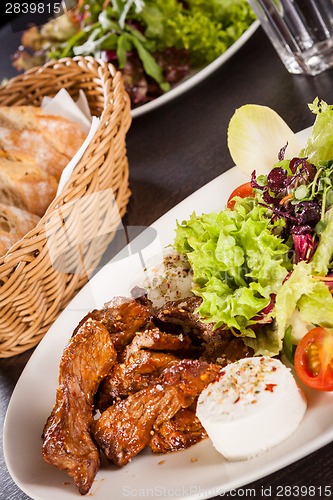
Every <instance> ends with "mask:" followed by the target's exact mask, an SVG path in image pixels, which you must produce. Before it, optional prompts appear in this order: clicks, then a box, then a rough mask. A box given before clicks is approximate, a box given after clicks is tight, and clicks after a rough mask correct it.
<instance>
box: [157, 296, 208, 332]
mask: <svg viewBox="0 0 333 500" xmlns="http://www.w3.org/2000/svg"><path fill="white" fill-rule="evenodd" d="M201 302H202V299H201V297H196V296H191V297H187V298H185V299H179V300H170V301H169V302H166V303H165V304H164V305H163V307H161V308H160V309H159V310H158V311H157V312H156V314H155V319H156V320H157V324H158V325H160V323H162V324H163V325H168V324H170V325H177V326H179V327H181V330H182V331H183V332H184V333H193V334H194V335H196V336H197V337H199V338H200V339H201V340H203V341H208V340H210V338H211V337H212V335H214V323H205V322H204V321H203V320H202V318H201V316H200V315H199V313H197V312H196V311H197V309H198V307H199V306H200V304H201ZM161 328H162V326H161ZM215 331H216V330H215Z"/></svg>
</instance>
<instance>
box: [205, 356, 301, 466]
mask: <svg viewBox="0 0 333 500" xmlns="http://www.w3.org/2000/svg"><path fill="white" fill-rule="evenodd" d="M306 406H307V405H306V399H305V396H304V394H303V392H302V391H301V389H300V388H299V387H298V386H297V384H296V381H295V379H294V377H293V375H292V373H291V371H290V369H289V368H287V367H286V366H285V365H284V364H283V363H281V361H279V360H278V359H274V358H270V357H268V356H260V357H253V358H244V359H241V360H239V361H237V362H235V363H231V364H230V365H227V366H226V368H225V369H224V370H223V372H222V376H221V377H220V378H219V380H217V381H216V382H213V383H211V384H209V385H208V387H207V388H206V389H205V390H204V391H203V392H202V393H201V394H200V396H199V399H198V404H197V412H196V413H197V416H198V418H199V420H200V421H201V423H202V425H203V427H204V428H205V430H206V432H207V434H208V436H209V437H210V439H211V440H212V442H213V445H214V447H215V448H216V449H217V451H219V452H220V453H222V455H223V456H224V457H225V458H226V459H228V460H245V459H248V458H251V457H253V456H255V455H258V454H259V453H261V452H263V451H266V450H268V449H269V448H271V447H272V446H275V445H277V444H278V443H280V442H281V441H283V440H284V439H286V438H287V437H288V436H290V435H291V434H292V433H293V432H294V431H295V430H296V428H297V427H298V425H299V424H300V422H301V420H302V418H303V416H304V413H305V411H306Z"/></svg>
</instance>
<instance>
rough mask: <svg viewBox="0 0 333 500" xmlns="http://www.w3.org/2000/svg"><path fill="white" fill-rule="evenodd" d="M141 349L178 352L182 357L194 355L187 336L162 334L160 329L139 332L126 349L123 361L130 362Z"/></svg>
mask: <svg viewBox="0 0 333 500" xmlns="http://www.w3.org/2000/svg"><path fill="white" fill-rule="evenodd" d="M140 349H151V350H154V351H178V353H180V354H179V355H180V356H181V357H189V356H190V355H191V354H192V355H193V349H192V343H191V340H190V338H189V337H187V336H186V335H183V334H181V335H172V334H170V333H164V332H161V330H159V329H158V328H151V329H146V330H144V331H142V332H137V333H136V335H135V337H134V338H133V340H132V342H131V343H130V344H129V345H128V346H127V347H126V348H125V349H124V351H123V356H122V357H123V359H124V361H125V362H128V361H129V360H130V358H131V356H133V354H134V353H136V352H137V351H139V350H140Z"/></svg>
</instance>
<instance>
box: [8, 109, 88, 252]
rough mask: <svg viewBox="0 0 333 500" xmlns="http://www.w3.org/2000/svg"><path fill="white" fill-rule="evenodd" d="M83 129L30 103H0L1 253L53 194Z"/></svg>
mask: <svg viewBox="0 0 333 500" xmlns="http://www.w3.org/2000/svg"><path fill="white" fill-rule="evenodd" d="M85 137H86V134H85V133H84V132H83V131H82V130H81V129H80V127H79V126H78V125H77V124H76V123H73V122H71V121H69V120H66V119H65V118H61V117H59V116H53V115H48V114H45V113H44V112H43V110H42V109H41V108H38V107H34V106H0V255H4V253H6V252H7V251H8V249H9V248H10V247H11V246H12V245H13V244H14V243H15V242H16V241H18V240H20V239H21V238H22V237H23V236H24V235H25V234H26V233H27V232H28V231H30V230H31V229H32V228H33V227H34V226H35V225H36V224H37V222H38V221H39V220H40V218H41V217H42V216H43V215H44V213H45V211H46V210H47V208H48V206H49V205H50V203H51V201H52V200H53V199H54V198H55V196H56V193H57V188H58V183H59V179H60V177H61V174H62V171H63V169H64V167H65V166H66V165H67V163H68V162H69V161H70V160H71V159H72V157H73V156H74V154H75V153H76V152H77V150H78V149H79V148H80V146H81V145H82V143H83V142H84V140H85Z"/></svg>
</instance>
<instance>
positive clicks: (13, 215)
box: [0, 203, 40, 255]
mask: <svg viewBox="0 0 333 500" xmlns="http://www.w3.org/2000/svg"><path fill="white" fill-rule="evenodd" d="M39 220H40V218H39V217H38V216H37V215H34V214H31V213H29V212H26V211H25V210H21V209H20V208H17V207H12V206H9V205H5V204H3V203H0V255H4V254H5V253H6V252H7V251H8V250H9V249H10V248H11V247H12V246H13V245H14V243H16V242H17V241H19V240H20V239H21V238H23V236H25V235H26V234H27V233H28V232H29V231H31V229H33V228H34V227H35V226H36V225H37V224H38V222H39Z"/></svg>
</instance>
